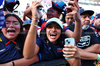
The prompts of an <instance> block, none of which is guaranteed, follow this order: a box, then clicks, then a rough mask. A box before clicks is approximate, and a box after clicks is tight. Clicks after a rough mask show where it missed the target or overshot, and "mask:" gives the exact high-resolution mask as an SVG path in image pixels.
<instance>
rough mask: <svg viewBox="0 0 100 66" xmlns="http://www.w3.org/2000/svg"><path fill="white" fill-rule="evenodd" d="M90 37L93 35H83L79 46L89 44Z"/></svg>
mask: <svg viewBox="0 0 100 66" xmlns="http://www.w3.org/2000/svg"><path fill="white" fill-rule="evenodd" d="M90 39H91V37H90V36H89V35H87V36H83V37H81V39H80V42H78V43H77V47H85V46H89V45H90Z"/></svg>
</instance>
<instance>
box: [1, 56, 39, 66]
mask: <svg viewBox="0 0 100 66" xmlns="http://www.w3.org/2000/svg"><path fill="white" fill-rule="evenodd" d="M38 61H39V57H38V55H36V56H34V57H33V58H32V59H25V58H22V59H18V60H13V61H11V62H8V63H4V64H0V66H14V65H15V66H29V65H31V64H33V63H36V62H38Z"/></svg>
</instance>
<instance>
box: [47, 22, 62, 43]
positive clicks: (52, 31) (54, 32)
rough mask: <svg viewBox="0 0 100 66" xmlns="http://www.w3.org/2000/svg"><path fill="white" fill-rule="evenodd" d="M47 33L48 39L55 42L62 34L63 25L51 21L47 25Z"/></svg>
mask: <svg viewBox="0 0 100 66" xmlns="http://www.w3.org/2000/svg"><path fill="white" fill-rule="evenodd" d="M46 35H47V38H48V40H49V41H50V42H52V43H53V44H55V43H56V41H57V39H58V38H59V37H60V35H61V27H60V26H59V25H58V24H57V23H54V22H52V23H50V24H49V25H48V26H47V27H46Z"/></svg>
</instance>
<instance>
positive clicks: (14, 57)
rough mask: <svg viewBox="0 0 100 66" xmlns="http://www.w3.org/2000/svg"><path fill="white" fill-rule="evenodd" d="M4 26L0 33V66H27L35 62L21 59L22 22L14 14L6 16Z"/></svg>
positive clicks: (23, 37)
mask: <svg viewBox="0 0 100 66" xmlns="http://www.w3.org/2000/svg"><path fill="white" fill-rule="evenodd" d="M5 24H6V27H5V28H2V30H1V31H0V66H28V65H31V64H32V63H34V62H37V61H38V59H35V58H33V59H29V60H26V59H24V58H23V54H22V53H23V45H24V40H25V36H24V34H23V28H22V20H21V19H20V18H19V17H18V16H17V15H15V14H6V15H5ZM34 59H35V60H34Z"/></svg>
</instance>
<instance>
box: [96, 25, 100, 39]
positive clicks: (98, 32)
mask: <svg viewBox="0 0 100 66" xmlns="http://www.w3.org/2000/svg"><path fill="white" fill-rule="evenodd" d="M97 34H98V38H99V40H100V25H98V26H97Z"/></svg>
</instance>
